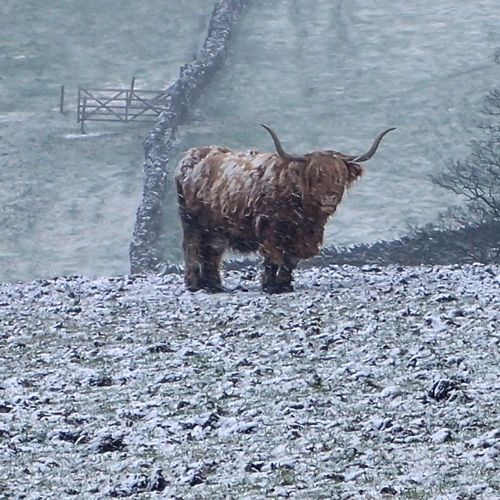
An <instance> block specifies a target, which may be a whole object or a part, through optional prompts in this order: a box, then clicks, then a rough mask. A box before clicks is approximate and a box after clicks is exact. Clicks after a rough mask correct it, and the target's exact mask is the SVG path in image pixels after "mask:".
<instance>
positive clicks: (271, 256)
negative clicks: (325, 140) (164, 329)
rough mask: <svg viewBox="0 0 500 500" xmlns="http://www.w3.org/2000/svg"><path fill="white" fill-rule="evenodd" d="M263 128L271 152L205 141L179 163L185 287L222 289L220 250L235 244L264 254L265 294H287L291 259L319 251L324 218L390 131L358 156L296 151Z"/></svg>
mask: <svg viewBox="0 0 500 500" xmlns="http://www.w3.org/2000/svg"><path fill="white" fill-rule="evenodd" d="M265 128H266V129H267V130H268V131H269V132H270V134H271V136H272V138H273V140H274V142H275V146H276V151H277V154H271V153H259V152H256V151H248V152H245V153H243V152H236V151H232V150H229V149H227V148H221V147H218V146H209V147H204V148H193V149H191V150H189V151H188V152H187V154H186V155H185V157H184V158H183V159H182V160H181V161H180V162H179V164H178V166H177V169H176V174H175V178H176V184H177V193H178V199H179V211H180V215H181V221H182V225H183V231H184V241H183V248H184V258H185V279H186V284H187V286H188V288H189V289H190V290H193V291H194V290H198V289H200V288H205V289H209V290H213V291H219V290H222V285H221V280H220V269H219V268H220V264H221V260H222V255H223V253H224V251H225V250H226V249H233V250H237V251H241V252H253V251H258V252H259V253H260V254H261V255H262V256H263V257H264V275H263V280H262V283H263V288H264V290H265V291H268V292H280V291H290V290H291V289H292V285H291V281H292V271H293V269H294V268H295V266H296V265H297V262H298V261H299V260H301V259H307V258H309V257H312V256H313V255H316V254H317V253H318V252H319V250H320V247H321V244H322V242H323V233H324V227H325V224H326V222H327V220H328V218H329V217H330V216H331V215H332V214H333V213H334V212H335V210H336V208H337V206H338V204H339V203H340V202H341V200H342V196H343V194H344V192H345V190H346V189H347V188H348V187H349V186H350V185H351V184H352V183H353V182H354V181H355V180H356V179H358V178H359V177H360V176H361V175H362V173H363V168H362V167H361V165H360V162H362V161H366V160H368V159H369V158H371V156H372V155H373V154H374V153H375V151H376V149H377V147H378V145H379V143H380V141H381V139H382V137H383V136H384V135H385V134H386V133H387V132H388V131H389V130H387V131H385V132H383V133H382V134H379V136H377V138H376V139H375V141H374V144H373V145H372V147H371V149H370V150H369V151H368V152H367V153H365V154H363V155H361V156H357V157H354V156H349V155H345V154H342V153H338V152H335V151H320V152H313V153H308V154H306V155H303V156H294V155H290V154H288V153H285V152H284V150H283V148H282V146H281V144H280V142H279V139H278V138H277V136H276V134H275V133H274V132H273V131H272V130H271V129H269V128H268V127H265ZM390 130H392V129H390Z"/></svg>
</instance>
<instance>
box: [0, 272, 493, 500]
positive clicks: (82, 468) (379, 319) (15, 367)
mask: <svg viewBox="0 0 500 500" xmlns="http://www.w3.org/2000/svg"><path fill="white" fill-rule="evenodd" d="M255 274H256V273H255V271H252V270H246V271H241V272H231V273H229V274H228V275H227V276H226V282H227V283H229V284H230V285H231V286H232V287H233V288H234V287H238V290H237V291H235V292H233V293H230V294H220V295H208V294H206V293H204V292H198V293H196V294H190V293H187V292H186V291H185V290H184V288H183V285H182V279H181V277H180V276H178V275H167V276H164V277H149V278H144V277H130V276H124V277H116V278H101V279H97V280H88V279H85V278H82V277H79V276H74V277H69V278H57V279H53V280H37V281H34V282H30V283H23V284H17V285H13V284H3V285H0V359H1V360H2V361H1V364H0V497H1V498H33V499H35V498H37V499H38V498H40V499H42V498H43V499H44V498H68V497H72V496H74V497H78V496H79V497H80V498H101V497H106V496H108V497H109V496H111V497H122V496H130V497H133V498H159V497H161V498H182V499H186V498H237V499H254V498H255V499H258V498H278V497H293V498H302V499H315V498H386V497H388V496H391V495H392V496H394V497H397V498H443V499H444V498H446V499H448V498H450V499H461V500H464V499H473V498H498V496H497V495H498V494H499V479H498V478H499V474H498V468H496V467H498V463H499V454H500V424H499V421H498V395H499V389H500V377H499V371H500V370H499V363H498V361H499V339H500V336H499V330H500V266H493V265H492V266H483V265H472V266H463V267H459V266H455V267H415V268H410V267H405V268H397V267H388V268H376V267H365V268H361V269H359V268H354V267H347V266H343V267H329V268H313V269H308V270H303V271H300V272H298V273H297V280H296V290H297V291H296V292H295V293H292V294H285V295H279V296H268V295H264V294H262V293H261V292H260V291H259V286H258V277H256V275H255ZM244 289H247V290H248V291H245V290H244Z"/></svg>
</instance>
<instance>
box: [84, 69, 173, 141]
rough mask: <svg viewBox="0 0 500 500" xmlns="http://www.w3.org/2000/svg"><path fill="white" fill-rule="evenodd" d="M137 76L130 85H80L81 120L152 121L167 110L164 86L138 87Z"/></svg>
mask: <svg viewBox="0 0 500 500" xmlns="http://www.w3.org/2000/svg"><path fill="white" fill-rule="evenodd" d="M134 83H135V78H133V79H132V84H131V86H130V88H128V89H113V88H109V89H105V88H101V89H97V88H95V89H86V88H83V87H81V86H80V87H78V104H77V122H78V123H80V124H81V130H82V132H85V128H84V127H85V122H87V121H95V122H124V123H127V122H131V121H135V122H151V121H154V120H155V119H156V118H157V117H158V116H159V115H160V113H161V112H162V111H163V100H164V99H165V97H166V91H164V90H137V89H135V88H134Z"/></svg>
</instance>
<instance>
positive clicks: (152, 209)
mask: <svg viewBox="0 0 500 500" xmlns="http://www.w3.org/2000/svg"><path fill="white" fill-rule="evenodd" d="M249 1H250V0H219V1H217V2H216V4H215V6H214V9H213V11H212V14H211V17H210V21H209V25H208V32H207V36H206V39H205V42H204V44H203V47H202V48H201V49H200V51H199V53H198V55H197V56H196V58H195V59H194V60H193V61H192V62H191V63H189V64H186V65H185V66H183V67H181V71H180V76H179V78H178V79H177V80H176V81H175V82H174V83H173V84H172V85H171V86H170V87H169V88H168V89H166V90H165V98H164V101H163V103H162V104H163V106H164V108H165V110H164V111H163V113H162V114H161V116H160V118H159V120H158V121H157V122H156V124H155V126H154V127H153V128H152V129H151V131H150V132H149V134H148V136H147V137H146V139H145V141H144V153H145V161H144V190H143V195H142V200H141V204H140V206H139V208H138V210H137V218H136V223H135V228H134V235H133V239H132V243H131V244H130V268H131V272H132V273H134V274H136V273H148V272H161V271H163V270H165V269H166V268H167V264H166V263H165V262H164V261H163V258H162V249H161V248H160V247H159V240H160V232H161V226H162V219H163V213H164V204H165V198H166V192H167V188H168V183H169V181H170V179H171V175H172V172H171V166H170V164H169V154H170V150H171V148H172V144H173V142H174V141H175V130H176V128H177V126H178V125H180V124H181V123H182V120H183V118H184V116H185V114H186V111H187V110H188V109H189V108H190V107H191V106H192V105H193V104H194V103H195V102H196V100H197V99H198V97H199V96H200V94H201V93H202V92H203V90H204V89H205V88H206V87H207V85H208V84H209V83H210V81H211V79H212V77H213V75H214V74H215V73H216V72H217V70H218V69H219V68H220V67H221V66H222V64H223V62H224V59H225V54H226V47H227V43H228V40H229V38H230V35H231V31H232V29H233V26H234V24H235V22H236V20H237V19H238V16H239V15H240V13H241V11H242V9H243V7H244V6H245V5H246V4H247V3H249Z"/></svg>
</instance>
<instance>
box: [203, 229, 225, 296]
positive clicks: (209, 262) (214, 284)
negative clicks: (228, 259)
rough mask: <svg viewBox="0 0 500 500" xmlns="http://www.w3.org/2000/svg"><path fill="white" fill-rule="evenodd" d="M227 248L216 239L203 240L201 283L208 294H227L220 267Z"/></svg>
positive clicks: (206, 238)
mask: <svg viewBox="0 0 500 500" xmlns="http://www.w3.org/2000/svg"><path fill="white" fill-rule="evenodd" d="M224 249H225V246H224V244H223V243H222V242H219V241H217V240H216V239H214V238H210V237H205V238H203V241H202V245H201V258H202V260H201V282H202V287H203V288H204V289H205V290H207V291H208V292H213V293H218V292H226V291H227V290H226V289H225V288H224V287H223V286H222V283H221V278H220V266H221V261H222V254H223V253H224Z"/></svg>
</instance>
